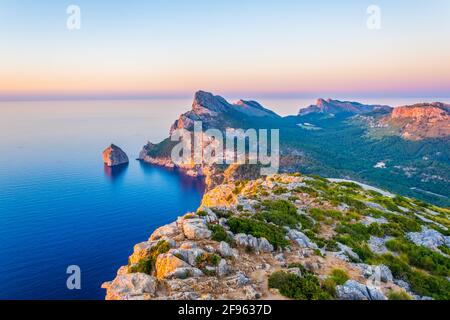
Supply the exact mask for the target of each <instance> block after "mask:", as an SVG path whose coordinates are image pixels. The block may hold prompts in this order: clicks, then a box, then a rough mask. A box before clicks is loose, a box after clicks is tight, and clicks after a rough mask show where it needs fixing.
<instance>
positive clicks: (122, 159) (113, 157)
mask: <svg viewBox="0 0 450 320" xmlns="http://www.w3.org/2000/svg"><path fill="white" fill-rule="evenodd" d="M103 162H104V163H105V164H106V165H107V166H108V167H115V166H120V165H124V164H127V163H129V159H128V156H127V155H126V153H125V152H124V151H123V150H122V149H120V148H119V147H118V146H116V145H114V144H111V145H110V146H109V147H108V148H106V149H105V150H104V151H103Z"/></svg>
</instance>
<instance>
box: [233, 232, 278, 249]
mask: <svg viewBox="0 0 450 320" xmlns="http://www.w3.org/2000/svg"><path fill="white" fill-rule="evenodd" d="M234 240H235V241H236V244H237V245H238V246H241V247H246V248H251V249H252V250H254V251H256V252H272V251H273V250H274V247H273V245H271V244H270V242H269V241H267V239H265V238H259V239H258V238H255V237H253V236H252V235H247V234H243V233H240V234H237V235H235V236H234Z"/></svg>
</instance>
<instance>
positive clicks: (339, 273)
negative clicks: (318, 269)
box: [330, 269, 350, 286]
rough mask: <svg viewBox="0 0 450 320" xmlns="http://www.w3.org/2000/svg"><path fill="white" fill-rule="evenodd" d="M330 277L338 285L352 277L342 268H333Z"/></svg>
mask: <svg viewBox="0 0 450 320" xmlns="http://www.w3.org/2000/svg"><path fill="white" fill-rule="evenodd" d="M330 279H332V280H333V281H334V282H335V283H336V284H337V285H340V286H341V285H343V284H344V283H346V282H347V280H348V279H350V277H349V275H348V273H347V272H346V271H345V270H342V269H333V271H331V274H330Z"/></svg>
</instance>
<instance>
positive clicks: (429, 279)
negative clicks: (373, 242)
mask: <svg viewBox="0 0 450 320" xmlns="http://www.w3.org/2000/svg"><path fill="white" fill-rule="evenodd" d="M377 261H378V262H379V263H383V264H384V265H386V266H388V267H389V269H391V271H392V274H393V275H394V277H395V278H396V279H402V280H405V281H406V282H408V283H409V284H410V285H411V290H412V291H413V292H414V293H416V294H419V295H422V296H428V297H432V298H434V299H437V300H450V282H449V281H448V280H447V279H446V278H442V277H436V276H433V275H428V274H426V273H424V272H421V271H418V270H414V269H412V268H411V267H410V266H409V264H408V263H406V262H404V261H402V260H401V259H399V258H397V257H394V256H393V255H391V254H386V255H383V256H381V257H380V258H378V260H377Z"/></svg>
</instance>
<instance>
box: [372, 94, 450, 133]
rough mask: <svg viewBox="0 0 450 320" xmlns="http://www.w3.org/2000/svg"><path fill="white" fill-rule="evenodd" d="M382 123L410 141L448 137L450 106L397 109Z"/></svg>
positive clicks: (421, 105) (429, 105) (449, 131)
mask: <svg viewBox="0 0 450 320" xmlns="http://www.w3.org/2000/svg"><path fill="white" fill-rule="evenodd" d="M380 123H381V124H383V125H386V126H389V127H391V128H395V129H396V130H398V132H399V133H400V134H401V135H402V137H403V138H405V139H408V140H422V139H426V138H442V137H448V136H449V135H450V105H447V104H443V103H439V102H436V103H423V104H415V105H411V106H403V107H397V108H395V109H394V110H393V112H392V114H391V115H389V116H386V117H385V118H383V119H381V121H380Z"/></svg>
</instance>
